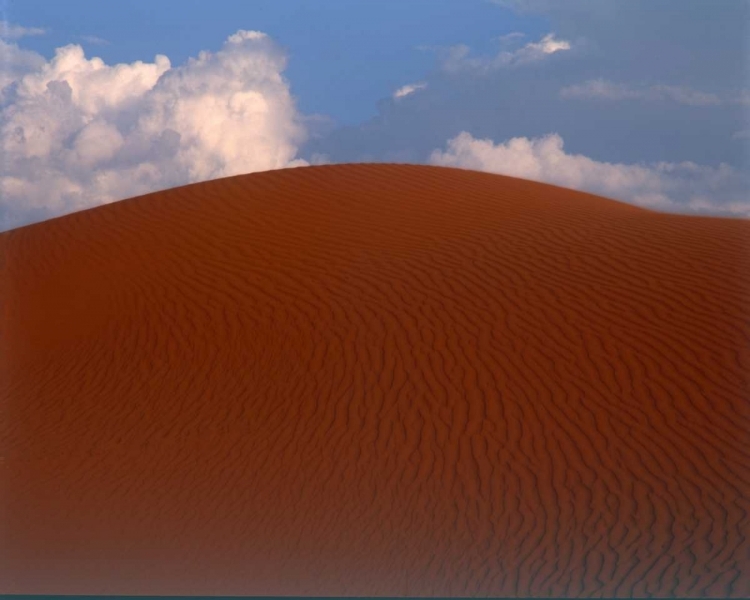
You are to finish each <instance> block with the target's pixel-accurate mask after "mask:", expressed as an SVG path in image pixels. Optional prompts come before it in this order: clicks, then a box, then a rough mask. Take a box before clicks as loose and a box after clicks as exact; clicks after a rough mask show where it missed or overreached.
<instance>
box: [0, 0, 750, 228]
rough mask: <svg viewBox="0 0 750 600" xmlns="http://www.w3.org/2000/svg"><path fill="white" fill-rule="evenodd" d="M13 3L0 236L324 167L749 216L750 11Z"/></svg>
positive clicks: (272, 2)
mask: <svg viewBox="0 0 750 600" xmlns="http://www.w3.org/2000/svg"><path fill="white" fill-rule="evenodd" d="M174 7H175V5H174V3H173V2H170V1H167V0H148V1H143V0H131V1H130V2H123V3H114V2H107V3H104V2H100V1H98V0H68V1H67V2H58V1H57V0H0V144H1V145H2V146H1V147H0V230H8V229H12V228H14V227H18V226H22V225H25V224H28V223H33V222H37V221H42V220H45V219H49V218H52V217H55V216H59V215H62V214H66V213H69V212H72V211H76V210H81V209H85V208H89V207H92V206H96V205H98V204H103V203H106V202H111V201H115V200H120V199H124V198H128V197H132V196H136V195H140V194H144V193H148V192H152V191H157V190H160V189H166V188H169V187H174V186H177V185H184V184H187V183H192V182H196V181H204V180H208V179H215V178H218V177H226V176H231V175H237V174H242V173H251V172H258V171H264V170H269V169H279V168H288V167H306V166H311V165H319V164H327V163H352V162H407V163H419V164H432V165H438V166H452V167H459V168H466V169H475V170H480V171H488V172H493V173H501V174H506V175H512V176H516V177H523V178H527V179H534V180H538V181H545V182H548V183H553V184H556V185H562V186H565V187H570V188H574V189H581V190H584V191H589V192H593V193H597V194H601V195H604V196H607V197H610V198H615V199H618V200H621V201H625V202H629V203H633V204H637V205H640V206H645V207H648V208H652V209H656V210H664V211H667V212H680V213H686V214H711V215H720V216H734V217H750V1H748V0H712V1H708V0H611V1H610V0H564V1H561V0H357V1H352V0H246V1H239V0H211V1H206V0H181V2H180V10H179V11H176V10H175V8H174Z"/></svg>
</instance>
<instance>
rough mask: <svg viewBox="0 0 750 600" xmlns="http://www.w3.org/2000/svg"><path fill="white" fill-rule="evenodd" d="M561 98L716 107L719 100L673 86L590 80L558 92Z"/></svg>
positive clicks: (715, 97)
mask: <svg viewBox="0 0 750 600" xmlns="http://www.w3.org/2000/svg"><path fill="white" fill-rule="evenodd" d="M560 97H562V98H576V99H595V100H647V101H659V100H662V101H663V100H671V101H673V102H677V103H679V104H687V105H689V106H718V105H720V104H722V100H721V98H719V96H717V95H716V94H711V93H706V92H701V91H698V90H693V89H691V88H688V87H680V86H673V85H652V86H650V87H643V86H641V87H633V86H628V85H625V84H622V83H615V82H612V81H607V80H606V79H591V80H589V81H586V82H584V83H581V84H576V85H569V86H567V87H564V88H562V89H561V90H560Z"/></svg>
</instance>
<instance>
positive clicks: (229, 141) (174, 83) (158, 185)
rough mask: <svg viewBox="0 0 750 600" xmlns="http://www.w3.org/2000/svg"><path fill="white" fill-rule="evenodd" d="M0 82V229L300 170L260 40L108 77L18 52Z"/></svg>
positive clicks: (278, 54)
mask: <svg viewBox="0 0 750 600" xmlns="http://www.w3.org/2000/svg"><path fill="white" fill-rule="evenodd" d="M0 49H3V50H4V51H6V49H7V52H8V55H9V57H10V59H11V60H10V62H11V63H12V65H14V67H13V69H14V70H12V71H9V72H6V74H5V79H0V84H2V86H3V90H2V91H1V92H0V100H1V101H2V105H0V156H1V160H0V229H8V228H10V227H14V226H17V225H20V224H24V223H27V222H30V221H32V220H39V219H40V218H45V217H51V216H56V215H60V214H64V213H67V212H70V211H73V210H78V209H82V208H86V207H89V206H92V205H96V204H101V203H105V202H109V201H112V200H117V199H122V198H126V197H130V196H134V195H138V194H142V193H147V192H151V191H155V190H158V189H164V188H168V187H173V186H176V185H182V184H186V183H192V182H196V181H202V180H207V179H214V178H217V177H226V176H230V175H236V174H241V173H249V172H254V171H264V170H269V169H277V168H283V167H289V166H304V165H307V164H308V163H306V162H305V161H303V160H300V159H297V158H296V154H297V149H298V147H299V145H300V144H301V143H302V142H303V141H304V139H305V137H306V127H305V123H306V119H305V118H304V117H302V116H300V115H299V114H298V113H297V111H296V108H295V105H294V101H293V98H292V96H291V94H290V91H289V86H288V84H287V82H286V81H285V79H284V78H283V77H282V72H283V70H284V68H285V66H286V58H285V56H284V54H283V52H282V51H281V50H280V49H279V48H278V47H277V46H276V44H275V43H274V42H273V41H272V40H271V39H270V38H269V37H268V36H267V35H265V34H263V33H260V32H256V31H238V32H237V33H235V34H234V35H232V36H230V37H229V38H228V39H227V41H226V42H225V43H224V45H223V47H222V48H221V49H220V50H219V51H218V52H215V53H213V52H207V51H204V52H201V53H200V54H199V55H198V56H197V57H196V58H191V59H189V60H188V62H187V63H186V64H185V65H182V66H179V67H173V66H172V65H171V63H170V61H169V59H168V58H167V57H166V56H162V55H158V56H156V58H155V59H154V61H153V62H151V63H149V62H141V61H137V62H134V63H132V64H116V65H107V64H105V63H104V62H103V61H102V60H101V59H99V58H87V57H86V56H85V54H84V52H83V49H82V48H81V47H80V46H78V45H69V46H65V47H63V48H59V49H58V50H57V51H56V53H55V56H54V57H53V58H52V59H51V60H49V61H46V60H44V59H43V58H42V57H40V56H38V55H35V54H34V53H29V52H25V51H23V50H20V49H18V48H17V47H16V46H13V45H10V44H5V45H4V46H2V47H0Z"/></svg>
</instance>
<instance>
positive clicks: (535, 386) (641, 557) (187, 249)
mask: <svg viewBox="0 0 750 600" xmlns="http://www.w3.org/2000/svg"><path fill="white" fill-rule="evenodd" d="M0 282H1V285H2V291H1V292H0V328H1V329H0V409H1V410H2V413H1V414H0V485H2V489H1V490H0V492H1V493H2V497H1V499H2V503H1V504H0V511H1V512H0V525H1V527H2V529H1V530H0V536H1V537H0V592H3V593H35V594H41V593H49V592H56V593H70V594H73V593H76V594H90V593H111V594H114V593H119V594H274V595H284V594H315V595H341V594H347V595H368V594H369V595H384V594H387V595H404V594H409V595H464V596H466V595H505V596H515V595H536V596H544V595H583V596H587V595H612V596H630V595H638V596H645V595H650V594H653V595H658V596H667V595H679V596H701V595H704V596H706V595H707V596H711V595H717V596H722V595H733V596H748V595H750V542H749V541H748V535H750V522H749V521H748V510H750V222H748V221H742V220H729V219H719V218H697V217H685V216H674V215H663V214H658V213H654V212H650V211H646V210H642V209H639V208H636V207H633V206H628V205H625V204H621V203H616V202H613V201H610V200H605V199H603V198H598V197H595V196H591V195H587V194H582V193H578V192H573V191H568V190H563V189H560V188H556V187H552V186H547V185H543V184H538V183H531V182H527V181H522V180H518V179H512V178H507V177H501V176H496V175H488V174H481V173H475V172H470V171H460V170H454V169H447V168H436V167H423V166H405V165H339V166H323V167H312V168H303V169H290V170H283V171H274V172H267V173H260V174H254V175H249V176H241V177H234V178H229V179H224V180H219V181H213V182H209V183H204V184H197V185H191V186H188V187H183V188H179V189H174V190H170V191H166V192H162V193H157V194H152V195H149V196H144V197H140V198H135V199H131V200H126V201H123V202H118V203H115V204H112V205H108V206H102V207H98V208H95V209H92V210H87V211H83V212H80V213H77V214H73V215H69V216H66V217H62V218H58V219H53V220H51V221H48V222H45V223H40V224H36V225H32V226H28V227H24V228H20V229H17V230H14V231H11V232H7V233H4V234H0Z"/></svg>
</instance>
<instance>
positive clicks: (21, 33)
mask: <svg viewBox="0 0 750 600" xmlns="http://www.w3.org/2000/svg"><path fill="white" fill-rule="evenodd" d="M45 33H47V30H46V29H42V28H41V27H22V26H21V25H14V24H13V23H10V22H8V21H0V39H4V40H17V39H20V38H22V37H27V36H31V35H44V34H45Z"/></svg>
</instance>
